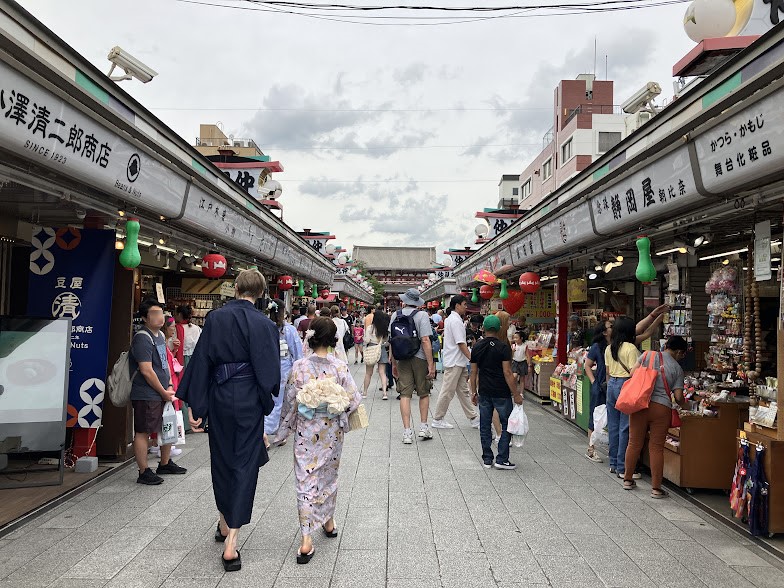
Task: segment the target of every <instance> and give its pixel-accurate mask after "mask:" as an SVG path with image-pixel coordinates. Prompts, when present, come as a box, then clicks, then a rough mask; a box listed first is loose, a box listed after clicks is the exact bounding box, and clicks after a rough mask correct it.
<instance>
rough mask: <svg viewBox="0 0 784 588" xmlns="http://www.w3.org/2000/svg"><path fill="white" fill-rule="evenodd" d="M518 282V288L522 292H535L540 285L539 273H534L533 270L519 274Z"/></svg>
mask: <svg viewBox="0 0 784 588" xmlns="http://www.w3.org/2000/svg"><path fill="white" fill-rule="evenodd" d="M519 284H520V290H522V291H523V293H524V294H535V293H536V292H538V291H539V288H541V286H542V282H541V280H539V274H535V273H534V272H525V273H524V274H523V275H522V276H520V280H519Z"/></svg>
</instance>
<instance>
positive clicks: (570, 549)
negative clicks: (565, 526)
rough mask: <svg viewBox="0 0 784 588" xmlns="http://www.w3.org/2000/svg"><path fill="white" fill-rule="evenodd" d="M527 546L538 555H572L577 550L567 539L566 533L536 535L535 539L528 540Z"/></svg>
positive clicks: (575, 553)
mask: <svg viewBox="0 0 784 588" xmlns="http://www.w3.org/2000/svg"><path fill="white" fill-rule="evenodd" d="M528 547H529V548H530V550H531V553H533V554H534V555H536V556H539V555H558V556H570V557H571V556H574V555H577V550H576V549H575V547H574V545H572V543H571V542H570V541H569V539H568V538H567V536H566V535H557V536H555V537H538V538H536V539H529V540H528Z"/></svg>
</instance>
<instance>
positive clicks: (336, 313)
mask: <svg viewBox="0 0 784 588" xmlns="http://www.w3.org/2000/svg"><path fill="white" fill-rule="evenodd" d="M324 310H325V311H326V312H323V314H322V316H324V317H326V318H329V317H330V315H331V316H332V322H333V323H335V327H336V328H337V330H338V331H337V332H338V334H337V338H338V342H337V345H335V348H334V349H333V350H332V353H334V354H335V357H337V358H338V359H340V360H342V361H345V362H346V363H348V354H347V353H346V348H345V346H344V345H343V337H345V336H346V333H348V330H349V326H348V323H347V322H346V321H345V320H344V319H342V318H341V316H340V308H339V307H338V306H333V307H332V308H327V307H326V306H325V307H324ZM311 349H312V347H311Z"/></svg>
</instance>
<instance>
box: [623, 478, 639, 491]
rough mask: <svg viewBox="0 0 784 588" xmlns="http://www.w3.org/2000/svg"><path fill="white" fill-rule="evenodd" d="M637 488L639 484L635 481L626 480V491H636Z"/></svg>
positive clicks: (624, 484) (624, 482) (624, 487)
mask: <svg viewBox="0 0 784 588" xmlns="http://www.w3.org/2000/svg"><path fill="white" fill-rule="evenodd" d="M636 487H637V482H635V481H634V480H624V481H623V489H624V490H634V489H635V488H636Z"/></svg>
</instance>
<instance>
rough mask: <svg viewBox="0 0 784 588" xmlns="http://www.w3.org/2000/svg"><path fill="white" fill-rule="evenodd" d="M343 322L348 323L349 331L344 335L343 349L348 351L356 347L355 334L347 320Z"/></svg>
mask: <svg viewBox="0 0 784 588" xmlns="http://www.w3.org/2000/svg"><path fill="white" fill-rule="evenodd" d="M343 322H344V323H346V326H347V327H348V330H347V331H346V332H345V333H343V349H345V350H346V351H348V350H349V349H351V348H352V347H354V334H353V332H352V329H351V325H349V324H348V321H347V320H346V319H343Z"/></svg>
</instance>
